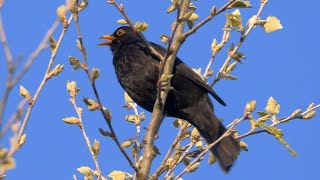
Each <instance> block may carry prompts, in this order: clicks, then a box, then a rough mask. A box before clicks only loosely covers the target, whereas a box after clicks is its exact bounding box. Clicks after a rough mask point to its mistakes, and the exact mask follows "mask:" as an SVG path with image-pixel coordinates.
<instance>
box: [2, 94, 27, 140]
mask: <svg viewBox="0 0 320 180" xmlns="http://www.w3.org/2000/svg"><path fill="white" fill-rule="evenodd" d="M27 102H28V101H27V100H26V99H23V100H21V101H20V103H19V104H18V107H17V110H16V112H15V113H14V114H12V115H11V117H10V118H9V120H8V122H7V123H6V125H5V126H4V127H3V128H2V129H1V131H0V138H1V137H3V136H4V135H5V134H6V133H7V132H8V130H9V129H10V128H11V126H12V124H14V123H15V122H18V121H20V120H21V116H22V113H23V110H24V106H25V105H26V104H27Z"/></svg>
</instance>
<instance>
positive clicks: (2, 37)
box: [0, 9, 15, 127]
mask: <svg viewBox="0 0 320 180" xmlns="http://www.w3.org/2000/svg"><path fill="white" fill-rule="evenodd" d="M0 41H1V43H2V45H3V49H4V54H5V56H6V58H5V59H6V62H7V69H8V77H7V81H6V89H5V91H4V93H3V96H2V98H1V102H0V127H1V124H2V119H3V114H4V111H5V107H6V104H7V101H8V97H9V93H10V90H11V88H12V86H11V84H10V83H11V82H12V80H13V75H14V71H15V68H14V64H13V58H12V53H11V50H10V47H9V44H8V41H7V38H6V34H5V32H4V28H3V23H2V15H1V9H0Z"/></svg>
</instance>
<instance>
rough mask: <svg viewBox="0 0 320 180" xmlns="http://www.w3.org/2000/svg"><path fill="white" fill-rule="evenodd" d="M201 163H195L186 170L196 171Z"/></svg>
mask: <svg viewBox="0 0 320 180" xmlns="http://www.w3.org/2000/svg"><path fill="white" fill-rule="evenodd" d="M199 165H200V162H196V163H194V164H193V165H192V166H190V167H189V168H188V169H187V171H186V172H194V171H195V170H197V169H198V167H199Z"/></svg>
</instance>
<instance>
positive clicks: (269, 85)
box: [0, 0, 320, 180]
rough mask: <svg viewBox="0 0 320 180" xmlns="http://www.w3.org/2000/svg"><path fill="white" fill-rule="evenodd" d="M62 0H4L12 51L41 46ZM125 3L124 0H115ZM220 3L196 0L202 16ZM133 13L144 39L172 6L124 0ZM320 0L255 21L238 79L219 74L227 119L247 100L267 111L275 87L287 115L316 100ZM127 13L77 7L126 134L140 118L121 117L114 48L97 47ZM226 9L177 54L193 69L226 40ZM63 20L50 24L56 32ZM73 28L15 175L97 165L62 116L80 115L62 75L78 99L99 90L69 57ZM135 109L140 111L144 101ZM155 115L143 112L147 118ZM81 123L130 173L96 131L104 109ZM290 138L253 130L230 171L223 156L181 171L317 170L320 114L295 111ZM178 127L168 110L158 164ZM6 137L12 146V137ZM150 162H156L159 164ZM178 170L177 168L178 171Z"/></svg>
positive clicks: (106, 156)
mask: <svg viewBox="0 0 320 180" xmlns="http://www.w3.org/2000/svg"><path fill="white" fill-rule="evenodd" d="M63 2H64V1H35V0H29V1H19V2H18V1H6V0H5V4H4V7H3V9H2V16H3V23H4V27H5V31H6V34H7V38H8V41H9V44H10V47H11V49H12V53H13V54H14V57H17V56H19V55H23V56H24V58H25V59H26V58H27V57H28V56H29V54H30V53H31V52H32V51H33V50H34V49H35V48H36V47H37V45H38V44H39V43H40V41H41V39H42V37H43V36H44V34H45V33H46V31H47V30H48V29H49V27H50V26H51V24H52V23H53V22H54V21H55V19H56V8H57V7H58V6H60V5H61V4H62V3H63ZM119 2H120V1H119ZM224 2H226V1H223V2H219V3H218V4H214V3H216V2H215V1H214V2H211V1H210V2H204V1H197V2H195V4H196V5H197V7H198V9H197V13H198V14H199V16H200V19H202V18H204V17H206V16H207V14H208V13H209V10H210V8H209V7H211V6H212V5H216V6H217V7H220V6H221V5H222V4H223V3H224ZM122 3H123V4H124V6H125V9H126V11H127V14H128V15H129V17H130V18H131V19H132V20H133V21H146V22H147V23H148V24H149V29H148V30H147V31H146V32H145V36H146V38H147V39H148V40H150V41H153V42H156V43H159V44H160V43H161V41H160V38H159V37H160V35H161V34H169V32H170V24H171V23H172V21H173V19H174V18H175V15H174V14H166V13H165V11H166V9H167V7H168V6H169V4H170V1H169V0H167V1H147V0H140V1H122ZM252 5H253V6H254V8H252V9H248V10H242V14H243V19H248V18H249V17H250V16H251V15H252V14H253V13H255V12H256V11H257V8H258V7H259V2H252ZM319 5H320V4H319V2H318V1H308V2H305V3H301V2H300V3H298V2H296V3H293V2H290V3H289V2H287V1H275V0H270V1H269V4H268V5H267V7H266V9H265V11H263V13H262V18H266V17H267V16H270V15H274V16H277V17H278V18H279V19H280V20H281V23H282V25H283V26H284V29H282V30H280V31H277V32H275V33H271V34H266V33H265V32H264V30H263V29H261V28H259V27H257V28H255V29H254V31H253V33H252V34H251V35H250V37H249V38H248V39H247V40H246V41H245V43H244V45H243V47H241V49H240V51H241V52H243V53H244V54H245V55H246V57H247V59H245V60H244V61H243V62H244V63H243V65H239V66H238V67H237V68H236V70H235V71H234V72H233V75H235V76H237V77H239V79H238V80H237V81H230V80H222V81H221V82H219V83H218V84H217V85H216V86H215V87H214V89H215V90H216V91H217V93H218V94H219V95H220V96H221V97H222V98H223V99H224V100H225V102H226V103H227V107H222V106H220V105H219V104H217V103H216V102H215V101H214V104H216V106H215V109H216V114H217V115H218V116H219V117H223V118H224V119H225V122H226V123H229V122H231V121H232V120H233V119H234V118H237V117H241V115H242V112H243V109H244V106H245V104H246V102H247V101H250V100H253V99H254V100H256V101H257V110H260V111H263V110H264V108H265V105H266V103H267V100H268V98H269V97H270V96H273V97H274V98H275V99H276V100H277V101H278V102H279V103H280V104H281V109H280V117H281V116H288V115H290V114H291V113H292V112H293V111H294V110H295V109H299V108H302V109H305V108H307V106H308V105H309V104H310V103H312V102H315V103H319V100H320V99H319V92H320V86H319V84H318V81H319V80H318V79H319V78H318V77H319V73H318V70H319V67H320V61H319V55H318V53H319V50H318V46H317V43H318V42H319V40H320V37H319V35H318V27H317V26H318V24H317V22H316V20H315V18H316V17H318V14H317V12H318V7H319ZM120 18H122V17H121V15H120V13H119V12H117V11H116V10H115V8H114V7H113V6H111V5H108V4H107V3H106V2H105V1H103V0H98V1H89V6H88V7H87V9H86V10H85V11H84V12H82V13H81V15H80V23H81V30H82V33H83V37H84V44H85V46H86V48H87V52H88V61H89V66H90V67H98V68H99V69H100V71H101V74H100V76H101V77H100V78H99V79H98V80H97V87H98V90H99V92H100V95H101V97H102V101H103V105H105V106H106V107H108V108H109V109H110V110H111V111H112V114H113V120H112V121H113V126H114V128H115V130H116V132H117V134H118V136H119V138H120V140H121V141H123V140H125V139H127V138H129V137H131V136H133V135H134V134H135V127H134V126H133V125H132V124H129V123H127V122H125V121H124V116H125V115H126V114H131V113H132V111H127V110H125V109H123V108H122V107H121V106H122V105H124V100H123V90H122V89H121V87H120V85H119V84H118V82H117V79H116V77H115V74H114V70H113V67H112V55H111V52H110V50H109V48H106V47H100V46H97V44H98V43H100V40H99V39H98V37H100V36H101V35H104V34H111V33H112V32H113V31H114V30H115V29H116V28H117V27H118V26H119V25H118V24H117V23H116V20H118V19H120ZM224 21H225V18H224V15H223V14H222V15H220V16H219V17H218V18H217V19H216V20H214V21H212V22H210V23H208V24H207V25H205V26H204V27H203V28H201V29H200V30H199V31H198V32H197V33H196V34H195V35H192V36H190V38H189V39H188V40H187V41H186V42H185V44H184V45H183V46H182V48H181V50H180V52H179V57H180V58H181V59H183V60H184V61H185V63H187V64H188V65H189V66H191V67H193V68H199V67H202V68H204V67H205V66H206V65H207V63H208V60H209V59H210V55H211V50H210V45H211V42H212V39H213V38H217V39H220V37H221V33H222V31H221V29H222V27H223V25H224ZM61 28H62V27H61V26H60V27H59V28H58V29H57V31H56V32H55V33H54V37H55V38H56V39H57V38H58V36H59V34H60V31H61ZM76 38H77V35H76V28H75V25H74V24H73V23H72V25H71V26H70V28H69V30H68V32H67V34H66V37H65V39H64V41H63V43H62V45H61V49H60V51H59V52H58V55H57V58H56V60H55V64H65V69H64V71H63V72H62V74H60V75H59V76H58V77H55V78H53V79H51V80H50V81H49V82H48V83H47V84H46V86H45V88H44V90H43V91H42V93H41V95H40V97H39V100H38V102H37V104H36V105H35V108H34V110H33V112H32V115H31V117H30V122H29V123H28V127H27V129H26V132H25V133H26V134H27V142H26V144H25V145H24V146H23V148H22V149H21V150H20V151H19V152H17V153H16V154H15V159H16V163H17V167H16V168H15V169H14V170H11V171H9V172H8V174H7V175H8V177H7V179H8V180H13V179H14V180H19V179H34V180H38V179H48V180H51V179H52V180H53V179H72V175H73V174H76V175H77V176H78V179H81V175H80V174H79V173H78V172H77V170H76V169H77V168H78V167H80V166H84V165H86V166H90V167H92V168H93V167H94V164H93V162H92V159H91V157H90V154H89V151H88V149H87V147H86V145H85V142H84V139H83V137H82V134H81V131H80V130H79V128H77V127H76V126H70V125H67V124H65V123H63V122H62V120H61V119H62V118H65V117H68V116H76V114H75V112H74V109H73V107H72V105H71V104H70V103H69V102H68V99H69V95H68V93H67V91H66V81H67V80H75V81H76V82H77V83H78V86H79V87H80V88H81V91H80V94H79V97H78V104H79V105H80V106H82V107H83V108H84V109H85V106H84V104H83V103H82V102H81V98H82V97H83V96H86V97H93V92H92V89H91V87H90V84H89V81H88V79H87V77H86V76H85V73H84V72H82V71H80V70H78V71H74V70H73V69H72V67H71V66H70V65H69V63H68V59H67V57H68V56H69V55H72V56H76V57H79V58H81V54H80V53H79V51H78V50H77V47H76V43H75V42H76ZM238 38H239V36H238V35H237V34H232V35H231V39H230V41H231V42H235V43H236V42H237V41H238ZM49 58H50V50H49V49H47V50H45V51H44V52H43V53H41V54H40V56H39V57H38V58H37V59H36V61H35V62H34V65H33V67H32V68H31V70H30V71H29V72H28V73H27V74H26V76H25V77H24V78H23V79H22V81H21V83H20V84H22V85H23V86H24V87H26V88H27V89H28V90H29V91H30V92H31V93H32V94H34V92H35V91H36V89H37V87H38V85H39V83H40V81H41V79H42V77H43V74H44V72H45V69H46V67H47V63H48V61H49ZM225 58H226V55H225V51H224V52H222V53H220V54H219V55H218V56H217V58H216V60H215V63H214V64H213V69H214V71H215V72H217V71H218V70H219V68H220V66H221V65H222V63H223V62H224V59H225ZM0 61H1V65H0V72H3V73H2V74H5V73H4V72H5V71H6V67H5V63H4V54H3V49H2V47H1V48H0ZM5 78H6V77H5V76H4V75H2V76H0V83H1V84H2V85H1V86H0V94H2V93H3V88H4V83H5ZM18 94H19V89H18V88H14V89H13V91H12V93H11V96H10V101H9V104H8V108H7V111H6V114H5V119H7V118H9V117H10V115H11V113H12V112H13V111H14V109H15V107H16V104H17V103H18V102H19V101H20V100H21V97H20V96H19V95H18ZM139 111H143V110H142V109H139ZM150 117H151V114H149V113H147V121H145V122H144V123H143V126H147V125H148V122H149V121H148V119H149V118H150ZM83 118H84V125H85V128H86V130H87V133H88V136H89V138H90V139H91V141H93V139H95V138H97V139H99V140H100V141H101V152H100V156H99V163H100V167H101V169H102V172H103V174H104V175H107V174H109V173H110V172H111V171H112V170H123V171H127V172H132V169H130V167H129V165H128V163H127V162H126V160H125V158H124V157H123V156H122V154H120V152H119V150H118V149H117V147H116V145H115V143H114V142H113V141H112V140H110V139H108V138H105V137H102V135H100V133H99V132H98V128H100V127H102V128H104V129H107V126H106V124H105V122H104V120H103V118H102V116H101V115H100V113H99V112H89V111H84V117H83ZM248 127H249V125H248V124H246V123H244V124H242V125H240V126H239V127H238V129H239V131H240V132H245V131H246V130H247V128H248ZM280 128H281V129H282V130H283V132H284V134H285V137H284V138H285V139H286V140H287V141H288V142H289V144H290V145H291V147H292V148H293V149H294V150H295V151H296V152H297V153H298V156H297V157H292V156H291V155H290V154H289V153H288V151H287V150H286V149H285V148H284V147H283V146H282V145H281V144H280V143H279V142H277V141H276V140H275V138H273V137H272V136H269V135H266V134H260V135H256V136H251V137H248V138H246V139H244V141H245V142H246V143H247V144H248V145H249V147H248V148H249V152H243V153H241V155H240V157H239V158H238V160H237V162H236V164H235V166H234V167H233V169H232V171H231V173H230V174H228V175H225V174H223V173H222V172H221V171H220V169H219V168H218V166H217V165H214V166H209V165H208V164H207V163H206V161H203V163H202V165H201V167H200V168H199V169H198V170H197V171H196V172H195V173H193V174H186V175H185V176H184V179H223V180H229V179H249V180H251V179H262V180H264V179H275V180H277V179H293V180H296V179H297V180H299V179H318V178H319V173H318V169H319V168H318V163H317V162H319V161H320V157H319V156H318V154H319V151H318V149H319V148H320V147H319V146H320V145H319V143H318V139H319V137H320V131H319V128H320V122H319V118H318V117H316V118H314V119H312V120H309V121H302V120H295V121H293V122H291V123H288V124H283V125H281V126H280ZM176 133H177V130H176V129H175V128H174V127H173V126H172V119H166V120H165V121H164V123H163V125H162V127H161V130H160V132H159V135H160V139H158V140H157V141H156V144H157V146H159V147H160V151H161V153H162V156H159V157H157V158H156V160H155V161H154V165H158V164H159V162H160V160H161V158H162V157H163V156H164V154H165V153H166V149H167V148H168V147H169V145H170V144H171V140H172V139H173V138H174V137H175V134H176ZM1 144H2V145H4V146H6V145H8V142H7V139H2V140H1ZM153 170H154V168H153ZM180 171H181V168H178V171H176V174H178V173H179V172H180Z"/></svg>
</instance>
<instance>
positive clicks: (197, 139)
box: [191, 128, 200, 143]
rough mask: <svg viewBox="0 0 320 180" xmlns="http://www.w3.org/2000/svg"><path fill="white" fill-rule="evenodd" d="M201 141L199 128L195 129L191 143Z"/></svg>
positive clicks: (192, 132)
mask: <svg viewBox="0 0 320 180" xmlns="http://www.w3.org/2000/svg"><path fill="white" fill-rule="evenodd" d="M199 140H200V133H199V131H198V130H197V128H193V129H192V131H191V142H193V143H195V142H197V141H199Z"/></svg>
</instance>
